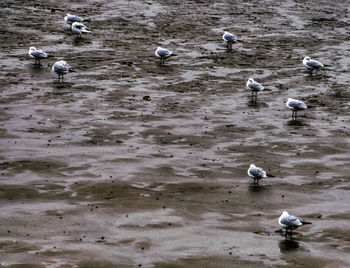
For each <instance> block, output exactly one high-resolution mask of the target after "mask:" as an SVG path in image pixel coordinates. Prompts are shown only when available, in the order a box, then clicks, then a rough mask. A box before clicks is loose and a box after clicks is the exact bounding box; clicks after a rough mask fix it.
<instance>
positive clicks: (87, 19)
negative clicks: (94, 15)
mask: <svg viewBox="0 0 350 268" xmlns="http://www.w3.org/2000/svg"><path fill="white" fill-rule="evenodd" d="M85 21H91V19H89V18H87V19H83V22H85Z"/></svg>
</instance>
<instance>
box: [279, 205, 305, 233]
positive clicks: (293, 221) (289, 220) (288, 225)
mask: <svg viewBox="0 0 350 268" xmlns="http://www.w3.org/2000/svg"><path fill="white" fill-rule="evenodd" d="M278 223H279V225H281V226H282V227H283V228H284V229H286V233H285V237H286V239H287V234H288V230H290V237H291V238H292V235H293V230H294V229H296V228H298V227H300V226H303V225H306V224H311V222H306V221H301V220H299V219H298V218H297V217H295V216H292V215H289V214H288V212H287V211H283V213H282V215H281V216H280V217H279V219H278Z"/></svg>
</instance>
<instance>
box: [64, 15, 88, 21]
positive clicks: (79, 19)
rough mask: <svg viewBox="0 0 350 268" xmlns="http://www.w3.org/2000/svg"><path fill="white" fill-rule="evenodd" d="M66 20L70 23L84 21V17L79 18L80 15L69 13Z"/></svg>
mask: <svg viewBox="0 0 350 268" xmlns="http://www.w3.org/2000/svg"><path fill="white" fill-rule="evenodd" d="M67 21H68V22H70V23H73V22H82V21H84V19H83V18H81V17H78V16H74V15H70V16H68V17H67Z"/></svg>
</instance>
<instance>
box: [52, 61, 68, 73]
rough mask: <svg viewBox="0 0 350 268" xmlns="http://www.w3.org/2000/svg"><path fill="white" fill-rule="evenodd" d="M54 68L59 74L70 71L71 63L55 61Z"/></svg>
mask: <svg viewBox="0 0 350 268" xmlns="http://www.w3.org/2000/svg"><path fill="white" fill-rule="evenodd" d="M53 70H54V71H55V72H56V73H58V74H66V73H68V72H69V71H70V66H69V64H63V63H55V65H54V66H53Z"/></svg>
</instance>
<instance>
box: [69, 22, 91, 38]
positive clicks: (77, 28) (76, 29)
mask: <svg viewBox="0 0 350 268" xmlns="http://www.w3.org/2000/svg"><path fill="white" fill-rule="evenodd" d="M72 32H73V33H74V34H76V35H77V36H78V37H81V35H82V34H85V33H91V31H89V28H88V27H86V26H85V25H84V24H82V23H80V22H73V24H72Z"/></svg>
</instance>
